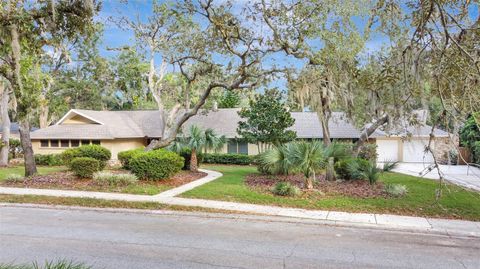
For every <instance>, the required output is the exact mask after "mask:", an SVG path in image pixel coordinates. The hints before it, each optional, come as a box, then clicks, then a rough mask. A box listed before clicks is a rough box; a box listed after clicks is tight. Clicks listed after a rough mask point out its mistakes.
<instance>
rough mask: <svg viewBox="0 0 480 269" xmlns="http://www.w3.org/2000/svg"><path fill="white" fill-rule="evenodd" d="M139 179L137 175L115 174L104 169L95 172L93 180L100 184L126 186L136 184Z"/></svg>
mask: <svg viewBox="0 0 480 269" xmlns="http://www.w3.org/2000/svg"><path fill="white" fill-rule="evenodd" d="M137 181H138V178H137V176H136V175H132V174H114V173H110V172H102V171H100V172H96V173H95V174H93V182H95V183H96V184H98V185H110V186H126V185H130V184H135V183H137Z"/></svg>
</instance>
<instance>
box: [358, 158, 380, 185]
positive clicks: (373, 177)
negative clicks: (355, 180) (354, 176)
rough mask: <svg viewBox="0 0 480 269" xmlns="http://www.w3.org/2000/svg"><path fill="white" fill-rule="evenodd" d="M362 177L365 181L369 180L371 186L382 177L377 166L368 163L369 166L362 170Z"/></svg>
mask: <svg viewBox="0 0 480 269" xmlns="http://www.w3.org/2000/svg"><path fill="white" fill-rule="evenodd" d="M361 169H362V170H361V173H360V174H361V177H362V178H363V179H366V180H368V182H369V183H370V184H372V185H373V184H375V183H376V182H377V180H378V178H379V176H380V170H379V169H378V168H377V166H376V165H375V164H374V163H372V162H368V165H366V166H365V167H362V168H361Z"/></svg>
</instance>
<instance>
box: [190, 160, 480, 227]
mask: <svg viewBox="0 0 480 269" xmlns="http://www.w3.org/2000/svg"><path fill="white" fill-rule="evenodd" d="M205 168H207V169H211V170H216V171H219V172H222V173H223V174H224V176H223V177H221V178H219V179H217V180H215V181H212V182H210V183H207V184H205V185H202V186H200V187H198V188H195V189H193V190H191V191H189V192H186V193H184V194H182V195H181V196H182V197H189V198H202V199H211V200H224V201H236V202H245V203H253V204H266V205H276V206H284V207H299V208H306V209H323V210H338V211H347V212H365V213H390V214H399V215H412V216H429V217H440V218H455V219H466V220H475V221H479V220H480V194H479V193H476V192H473V191H468V190H465V189H463V188H460V187H457V186H453V185H447V186H446V187H445V188H444V190H443V196H442V197H441V199H440V200H439V201H436V200H435V191H436V189H437V188H438V186H439V185H438V182H436V181H433V180H427V179H421V178H418V177H414V176H408V175H403V174H397V173H390V172H388V173H383V174H382V175H381V176H380V181H383V182H384V183H397V184H403V185H405V186H407V188H408V194H407V195H406V196H404V197H398V198H393V197H392V198H352V197H344V196H319V195H318V196H309V197H308V198H304V197H280V196H275V195H273V194H271V193H267V192H261V191H256V190H252V189H251V188H249V187H247V186H246V185H245V184H244V177H245V176H246V175H248V174H250V173H254V172H256V168H255V167H251V166H221V165H216V166H213V165H212V166H206V167H205Z"/></svg>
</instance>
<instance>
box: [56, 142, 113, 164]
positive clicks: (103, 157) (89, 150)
mask: <svg viewBox="0 0 480 269" xmlns="http://www.w3.org/2000/svg"><path fill="white" fill-rule="evenodd" d="M78 157H88V158H93V159H96V160H98V161H99V162H100V170H101V169H103V168H104V167H105V165H106V164H107V161H108V160H110V158H111V157H112V153H111V152H110V150H108V149H106V148H104V147H102V146H99V145H84V146H80V147H78V148H73V149H67V150H65V151H64V152H62V159H63V162H64V163H65V164H66V165H68V166H69V165H70V163H71V162H72V160H73V159H74V158H78Z"/></svg>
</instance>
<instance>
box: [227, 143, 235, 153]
mask: <svg viewBox="0 0 480 269" xmlns="http://www.w3.org/2000/svg"><path fill="white" fill-rule="evenodd" d="M227 153H230V154H236V153H237V141H235V140H228V145H227Z"/></svg>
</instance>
